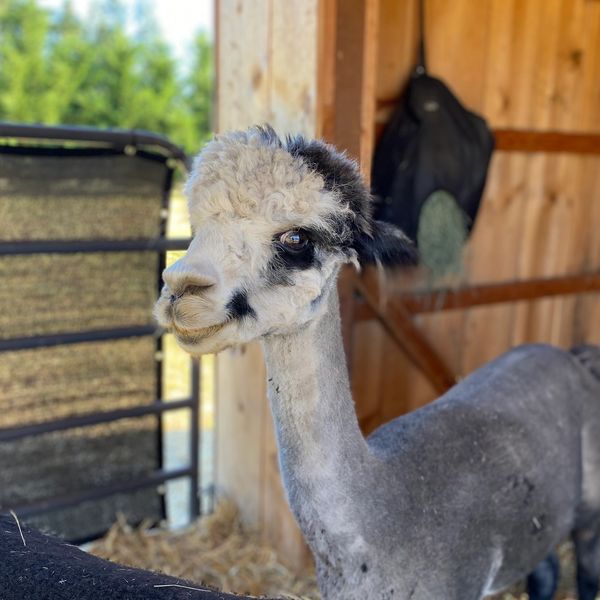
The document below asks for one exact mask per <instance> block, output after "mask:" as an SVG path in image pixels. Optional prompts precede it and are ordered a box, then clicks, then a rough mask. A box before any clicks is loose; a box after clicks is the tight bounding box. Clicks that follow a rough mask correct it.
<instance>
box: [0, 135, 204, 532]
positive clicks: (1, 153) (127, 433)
mask: <svg viewBox="0 0 600 600" xmlns="http://www.w3.org/2000/svg"><path fill="white" fill-rule="evenodd" d="M185 161H186V158H185V155H184V154H183V152H182V151H181V150H180V149H179V148H177V147H176V146H174V145H173V144H171V143H170V142H169V141H168V140H166V139H165V138H162V137H160V136H156V135H153V134H150V133H146V132H139V131H118V130H109V131H106V130H96V129H89V128H54V127H53V128H47V127H38V126H22V125H11V124H0V512H1V511H6V510H9V509H11V510H14V511H15V512H16V513H17V515H18V516H19V517H21V518H23V519H25V520H27V521H29V522H30V523H31V524H34V525H36V526H42V527H45V528H49V529H52V530H54V531H55V532H57V533H59V534H61V535H63V536H64V537H66V538H67V539H70V540H73V541H83V540H85V539H91V538H93V537H95V536H97V535H99V534H100V533H102V532H103V531H105V530H106V529H107V527H108V526H109V525H110V524H111V523H112V522H113V521H114V518H115V515H116V513H117V512H123V513H125V514H126V516H127V518H128V519H130V520H131V521H133V522H135V521H140V520H142V519H145V518H151V519H156V520H158V519H161V518H163V517H164V516H165V505H164V496H163V495H162V494H161V493H160V487H161V485H162V484H163V483H164V482H166V481H168V480H172V479H176V478H181V477H186V478H189V479H190V481H191V485H190V489H191V493H190V510H191V514H192V516H196V515H197V514H198V511H199V501H198V490H199V473H198V471H199V461H198V447H199V418H198V417H199V366H198V364H197V362H194V364H193V366H192V370H191V373H192V382H191V383H190V391H191V393H190V395H189V397H186V398H181V399H177V400H173V401H165V400H164V394H163V375H162V349H163V348H162V343H163V342H162V335H161V332H160V331H159V330H158V329H157V327H156V325H155V324H154V321H153V319H152V314H151V310H152V305H153V303H154V300H155V298H156V295H157V292H158V290H159V289H160V285H161V273H162V270H163V269H164V266H165V260H166V251H167V250H180V249H185V248H187V245H188V243H189V240H187V239H177V240H175V239H167V238H166V223H167V217H168V213H169V198H170V192H171V186H172V182H173V175H174V170H175V169H176V168H177V167H178V166H184V165H185ZM182 408H186V409H188V410H190V411H191V431H190V434H189V439H190V463H189V465H188V466H186V467H183V468H179V469H174V470H166V469H164V468H163V457H162V431H161V415H162V414H163V413H165V412H166V411H172V410H177V409H182Z"/></svg>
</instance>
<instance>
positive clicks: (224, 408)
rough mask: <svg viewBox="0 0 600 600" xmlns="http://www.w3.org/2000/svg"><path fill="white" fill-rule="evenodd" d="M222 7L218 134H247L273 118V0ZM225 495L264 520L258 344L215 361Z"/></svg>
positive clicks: (224, 2)
mask: <svg viewBox="0 0 600 600" xmlns="http://www.w3.org/2000/svg"><path fill="white" fill-rule="evenodd" d="M217 4H218V6H217V26H218V29H217V31H216V40H217V48H216V56H217V90H218V96H217V102H216V104H217V111H216V112H217V120H216V123H215V125H216V129H217V131H227V130H231V129H241V128H246V127H249V126H251V125H253V124H255V123H257V122H258V123H260V122H264V121H266V120H267V119H268V116H269V98H270V91H269V85H268V84H269V79H268V73H269V71H270V68H271V61H270V54H269V47H270V46H269V14H270V0H257V1H256V2H254V1H253V2H251V3H250V2H243V1H234V0H220V1H219V2H218V3H217ZM215 366H216V469H215V485H216V488H217V493H218V494H223V495H225V496H228V497H231V498H233V499H234V500H235V501H236V502H237V504H238V506H239V507H240V510H241V512H242V517H243V518H244V521H245V522H246V523H248V524H251V525H253V526H256V525H257V524H258V523H259V522H260V520H261V516H262V502H261V500H262V493H263V490H262V455H261V446H260V440H262V439H263V437H264V413H265V411H266V406H267V404H266V392H265V378H266V376H265V369H264V365H263V360H262V352H261V349H260V346H259V345H258V344H250V345H247V346H243V347H241V348H239V349H236V350H229V351H226V352H222V353H220V354H219V355H218V356H217V357H216V361H215Z"/></svg>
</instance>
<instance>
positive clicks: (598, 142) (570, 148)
mask: <svg viewBox="0 0 600 600" xmlns="http://www.w3.org/2000/svg"><path fill="white" fill-rule="evenodd" d="M494 136H495V137H496V150H501V151H503V152H566V153H569V154H600V134H598V133H568V132H562V131H531V130H525V131H523V130H518V129H496V130H495V131H494Z"/></svg>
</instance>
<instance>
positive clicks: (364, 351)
mask: <svg viewBox="0 0 600 600" xmlns="http://www.w3.org/2000/svg"><path fill="white" fill-rule="evenodd" d="M378 8H379V15H378V23H379V27H378V31H379V35H378V37H377V40H376V42H375V43H376V47H377V59H376V60H377V62H376V68H375V71H376V82H375V85H374V88H373V90H372V92H371V91H369V92H370V93H372V94H373V95H374V96H375V103H374V104H375V106H376V108H375V110H374V114H373V115H372V123H373V128H374V129H375V130H376V131H379V130H380V129H381V124H383V123H384V122H385V120H386V119H387V117H388V116H389V113H390V101H393V100H394V98H397V97H398V93H399V91H400V89H401V88H402V87H403V85H404V83H405V82H406V80H407V77H408V75H409V73H410V70H411V68H412V66H413V65H414V61H415V59H416V45H417V35H416V32H417V27H418V4H417V0H403V1H401V2H398V1H397V0H381V1H380V2H378ZM426 28H427V52H428V68H429V71H430V72H431V74H432V75H435V76H438V77H440V78H442V79H443V80H445V81H446V83H447V84H449V85H450V87H451V88H452V89H453V90H454V92H455V93H456V94H457V95H458V97H459V98H460V99H461V100H462V101H463V102H464V104H466V105H467V106H468V107H469V108H471V109H472V110H475V111H477V112H479V113H480V114H482V115H484V116H485V117H486V119H487V120H488V122H489V124H490V125H491V127H493V128H517V129H535V130H538V131H550V130H554V131H556V130H559V131H567V132H585V133H590V132H593V133H600V2H599V1H598V0H478V1H477V2H473V1H472V0H453V1H452V2H447V0H426ZM369 92H367V93H369ZM363 153H365V150H364V149H363ZM367 154H368V152H367ZM598 269H600V156H583V155H568V154H525V153H504V152H497V153H496V154H495V155H494V157H493V161H492V165H491V169H490V174H489V179H488V184H487V187H486V192H485V197H484V200H483V203H482V208H481V211H480V215H479V217H478V220H477V223H476V226H475V230H474V232H473V236H472V238H471V240H470V241H469V243H468V246H467V248H466V252H465V267H464V272H463V273H462V274H461V276H460V277H459V278H457V279H455V280H454V281H453V283H454V284H457V285H458V284H469V283H478V282H495V281H506V280H510V279H517V278H518V279H521V278H528V277H534V276H551V275H562V274H572V273H579V272H582V271H593V270H596V271H598ZM418 323H419V325H420V326H421V327H422V329H423V331H425V332H426V334H427V337H428V339H429V340H430V341H431V342H432V343H433V344H434V346H435V347H436V349H437V350H438V351H439V352H440V353H441V355H442V356H443V358H444V359H445V360H446V362H447V364H448V365H449V366H450V367H451V369H452V371H453V372H454V373H455V374H456V376H457V377H458V378H460V377H463V376H464V375H466V374H468V373H469V372H471V371H472V370H474V369H475V368H477V367H478V366H480V365H482V364H483V363H485V362H487V361H489V360H490V359H492V358H494V357H495V356H497V355H498V354H500V353H502V352H503V351H505V350H506V349H508V348H510V347H511V346H514V345H516V344H521V343H525V342H549V343H553V344H558V345H561V346H565V347H568V346H569V345H572V344H573V343H577V342H580V341H589V342H595V343H600V298H599V295H598V294H589V295H586V296H580V297H561V298H557V299H546V300H541V301H536V302H522V303H513V304H507V305H498V306H494V307H488V308H477V309H470V310H463V311H451V312H445V313H438V314H433V315H427V316H421V317H419V318H418ZM353 380H354V390H355V395H356V399H357V405H358V407H359V414H360V417H361V422H362V424H363V427H364V429H365V430H367V431H369V430H371V429H373V428H374V427H375V426H377V425H378V424H380V423H382V422H384V421H386V420H389V419H390V418H392V417H394V416H396V415H398V414H402V413H403V412H407V411H409V410H412V409H414V408H416V407H418V406H421V405H422V404H424V403H426V402H429V401H430V400H432V399H433V398H434V397H435V393H434V391H433V390H432V388H431V386H430V385H429V384H428V382H426V381H425V379H424V378H423V376H422V375H421V374H420V373H418V372H416V370H415V369H414V368H413V367H412V366H411V365H410V364H409V363H408V361H407V359H406V358H405V357H404V356H403V355H402V353H401V352H400V351H399V350H398V349H397V348H396V346H395V345H394V343H393V342H392V341H391V340H390V339H389V338H388V337H387V335H386V334H385V333H384V332H383V331H382V329H381V327H380V326H379V325H377V324H376V323H361V324H359V325H357V327H356V329H355V335H354V361H353Z"/></svg>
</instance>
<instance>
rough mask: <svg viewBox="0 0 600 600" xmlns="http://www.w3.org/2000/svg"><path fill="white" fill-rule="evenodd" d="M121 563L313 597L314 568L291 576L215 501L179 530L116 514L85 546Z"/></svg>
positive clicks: (221, 584)
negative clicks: (135, 525) (136, 522)
mask: <svg viewBox="0 0 600 600" xmlns="http://www.w3.org/2000/svg"><path fill="white" fill-rule="evenodd" d="M90 551H91V552H92V553H93V554H96V555H97V556H100V557H102V558H107V559H109V560H112V561H116V562H119V563H122V564H125V565H127V566H132V567H138V568H143V569H151V570H154V571H160V572H162V573H165V574H167V575H172V576H175V577H180V578H182V579H187V580H190V581H195V582H198V584H199V585H204V586H212V587H216V588H218V589H220V590H222V591H225V592H227V591H229V592H236V593H238V594H241V593H244V594H249V595H254V596H263V595H268V596H270V597H281V596H284V597H287V598H297V599H300V598H308V599H311V600H317V599H318V598H319V595H318V591H317V584H316V580H315V576H314V573H313V572H312V571H311V572H309V573H305V574H302V576H297V575H296V574H294V573H293V572H292V571H290V570H289V569H287V568H286V567H285V566H284V565H283V564H282V563H281V561H280V560H279V559H278V557H277V555H276V553H275V552H274V551H273V550H272V549H271V548H268V547H266V546H264V545H261V544H260V542H259V541H258V537H257V536H256V535H255V534H253V533H251V532H248V531H245V530H244V528H243V527H242V524H241V521H240V516H239V512H238V510H237V507H236V506H235V505H234V504H233V503H231V502H226V501H222V502H220V503H219V504H218V505H217V507H216V509H215V511H214V513H213V514H211V515H208V516H206V517H203V518H201V519H199V520H197V521H196V522H194V523H193V524H192V525H190V526H189V527H187V528H185V529H184V530H179V531H168V530H164V529H159V530H156V529H148V526H147V524H146V525H144V524H142V525H141V526H140V527H138V528H135V529H133V528H131V527H129V526H128V525H127V523H126V522H125V521H124V520H123V519H122V518H121V519H119V520H118V521H117V523H115V524H114V525H113V527H112V528H111V529H110V531H109V532H108V533H107V534H106V535H105V537H104V538H102V539H101V540H99V541H98V542H96V543H95V544H94V545H93V547H92V548H91V549H90Z"/></svg>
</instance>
